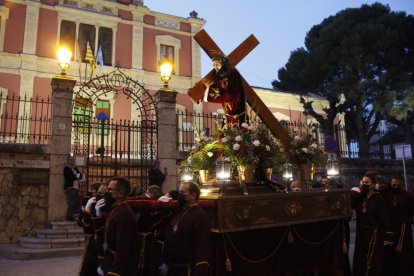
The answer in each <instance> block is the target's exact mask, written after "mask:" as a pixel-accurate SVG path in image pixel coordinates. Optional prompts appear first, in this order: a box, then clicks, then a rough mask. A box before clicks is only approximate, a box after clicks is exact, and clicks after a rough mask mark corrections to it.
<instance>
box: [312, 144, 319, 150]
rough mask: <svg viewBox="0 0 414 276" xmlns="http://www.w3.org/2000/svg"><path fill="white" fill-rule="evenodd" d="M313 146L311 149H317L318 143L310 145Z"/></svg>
mask: <svg viewBox="0 0 414 276" xmlns="http://www.w3.org/2000/svg"><path fill="white" fill-rule="evenodd" d="M310 146H311V148H313V149H317V148H318V145H317V144H316V143H313V144H312V145H310Z"/></svg>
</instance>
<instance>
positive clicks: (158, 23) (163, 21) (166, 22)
mask: <svg viewBox="0 0 414 276" xmlns="http://www.w3.org/2000/svg"><path fill="white" fill-rule="evenodd" d="M155 25H156V26H160V27H164V28H169V29H174V30H179V29H180V24H179V22H178V23H177V22H175V21H169V20H166V19H160V18H156V19H155Z"/></svg>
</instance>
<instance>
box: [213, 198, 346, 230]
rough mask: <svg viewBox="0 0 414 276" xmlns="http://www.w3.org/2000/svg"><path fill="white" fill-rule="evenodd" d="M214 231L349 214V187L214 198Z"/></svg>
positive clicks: (262, 226) (276, 224)
mask: <svg viewBox="0 0 414 276" xmlns="http://www.w3.org/2000/svg"><path fill="white" fill-rule="evenodd" d="M216 207H217V208H216V214H215V220H214V226H213V231H215V232H220V233H221V232H234V231H242V230H252V229H261V228H268V227H279V226H286V225H292V224H301V223H308V222H317V221H323V220H330V219H338V218H345V217H349V216H351V198H350V192H349V190H334V191H328V192H324V191H310V192H295V193H267V194H266V193H262V194H249V195H247V196H240V195H238V196H218V197H216Z"/></svg>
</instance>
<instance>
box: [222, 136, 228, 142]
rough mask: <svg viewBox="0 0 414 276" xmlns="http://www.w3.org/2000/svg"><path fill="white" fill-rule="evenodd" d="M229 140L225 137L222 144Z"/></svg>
mask: <svg viewBox="0 0 414 276" xmlns="http://www.w3.org/2000/svg"><path fill="white" fill-rule="evenodd" d="M228 140H229V139H227V137H224V138H221V142H222V143H227V141H228Z"/></svg>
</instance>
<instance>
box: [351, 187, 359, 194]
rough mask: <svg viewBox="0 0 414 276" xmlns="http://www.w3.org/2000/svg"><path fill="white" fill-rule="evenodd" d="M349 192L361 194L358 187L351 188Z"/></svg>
mask: <svg viewBox="0 0 414 276" xmlns="http://www.w3.org/2000/svg"><path fill="white" fill-rule="evenodd" d="M351 191H354V192H357V193H361V189H360V188H359V187H353V188H352V189H351Z"/></svg>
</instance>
